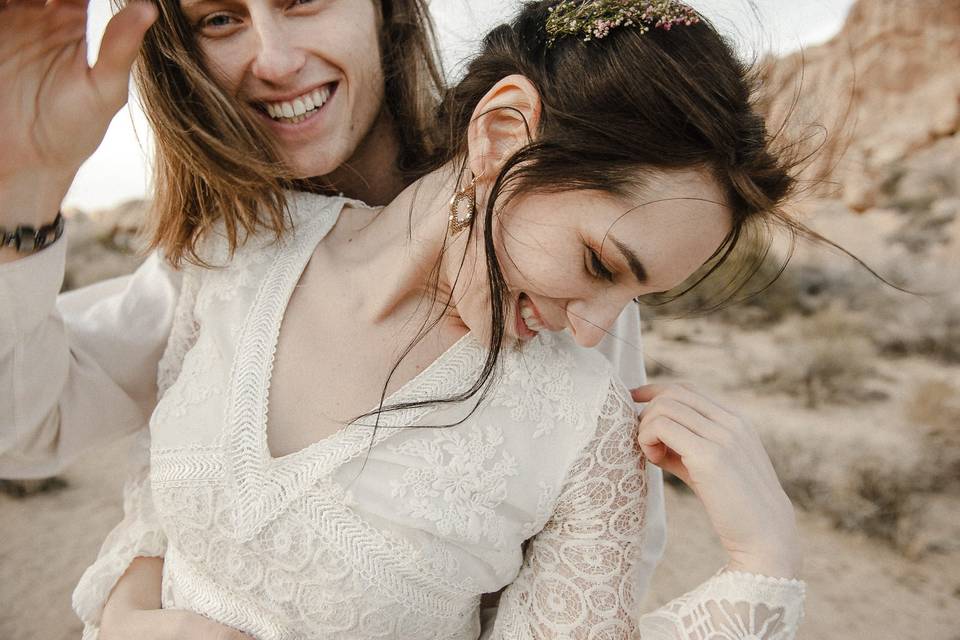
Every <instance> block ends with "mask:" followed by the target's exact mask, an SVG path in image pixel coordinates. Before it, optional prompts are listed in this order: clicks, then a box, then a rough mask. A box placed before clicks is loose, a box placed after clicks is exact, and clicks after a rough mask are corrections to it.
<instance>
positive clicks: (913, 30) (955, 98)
mask: <svg viewBox="0 0 960 640" xmlns="http://www.w3.org/2000/svg"><path fill="white" fill-rule="evenodd" d="M958 65H960V2H957V0H860V1H859V2H858V3H857V4H856V5H854V7H853V8H852V9H851V11H850V14H849V16H848V18H847V20H846V23H845V24H844V26H843V29H842V30H841V32H840V33H839V34H838V35H837V36H836V37H834V38H833V39H832V40H830V41H829V42H828V43H826V44H824V45H821V46H818V47H814V48H811V49H807V50H806V51H802V52H798V53H795V54H793V55H790V56H787V57H785V58H781V59H778V60H773V61H771V62H769V63H768V64H767V65H766V67H765V70H764V73H763V78H762V79H763V84H764V98H763V105H764V107H765V109H766V111H767V113H768V116H769V119H770V121H771V125H772V128H773V129H776V127H777V126H778V125H779V123H781V122H783V121H784V119H787V121H788V129H789V130H790V131H791V132H792V133H796V132H797V131H804V130H805V131H807V132H810V133H813V141H815V142H824V135H823V131H822V130H821V131H820V132H819V133H817V132H813V131H812V130H811V129H809V128H808V127H809V126H810V125H822V126H823V127H824V128H825V129H826V140H825V142H824V146H823V148H822V150H821V152H820V153H819V154H818V155H817V157H816V160H815V161H814V163H813V164H812V165H811V167H810V168H809V172H808V173H807V177H810V178H819V179H823V178H827V179H828V180H830V181H835V182H836V183H837V186H839V188H840V191H841V192H842V195H843V198H844V201H845V202H846V203H847V204H848V205H849V206H850V207H851V208H853V209H855V210H858V211H862V210H865V209H867V208H870V207H871V206H874V205H875V204H876V199H875V196H876V195H877V193H878V191H879V189H880V186H881V182H882V181H883V179H884V177H885V170H886V167H887V166H888V165H889V164H890V163H891V162H895V161H898V160H901V159H903V158H904V157H905V156H907V155H908V154H911V153H913V152H916V151H919V150H922V149H924V148H926V147H929V146H930V145H932V144H933V143H935V142H937V141H938V140H940V139H942V138H945V137H950V136H954V135H955V134H956V133H957V130H958V125H960V70H958Z"/></svg>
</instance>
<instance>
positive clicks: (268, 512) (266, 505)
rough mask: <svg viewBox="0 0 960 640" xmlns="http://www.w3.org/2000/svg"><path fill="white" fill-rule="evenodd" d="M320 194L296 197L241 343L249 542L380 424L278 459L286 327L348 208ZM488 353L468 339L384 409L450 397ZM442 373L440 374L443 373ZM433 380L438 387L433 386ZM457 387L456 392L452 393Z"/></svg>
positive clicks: (234, 410) (229, 424)
mask: <svg viewBox="0 0 960 640" xmlns="http://www.w3.org/2000/svg"><path fill="white" fill-rule="evenodd" d="M318 197H320V196H314V195H313V194H294V195H293V197H292V198H291V202H290V209H291V216H292V218H293V220H294V224H295V225H297V228H296V230H295V233H296V235H293V236H292V238H291V239H290V240H288V241H287V244H284V245H281V246H279V248H278V249H277V255H276V256H275V257H274V259H273V260H272V261H271V262H270V265H269V266H268V268H267V270H266V273H265V275H264V276H263V278H262V281H261V284H260V287H259V289H258V290H257V293H256V295H255V297H254V300H253V303H252V304H251V306H250V310H249V312H248V314H247V317H246V319H245V321H244V323H243V326H242V328H241V331H240V334H239V336H238V339H237V345H236V352H235V357H234V362H233V367H232V371H231V375H230V386H229V389H230V392H229V399H228V404H227V412H226V439H225V443H224V444H225V456H226V460H225V463H226V465H225V467H226V469H227V473H228V476H229V477H230V478H232V480H233V482H235V484H236V488H237V492H238V495H237V500H238V502H237V511H236V525H237V534H238V535H239V536H240V537H242V538H248V537H252V536H253V535H256V533H257V532H258V531H260V530H261V529H262V528H263V527H264V526H266V525H267V524H268V523H269V522H270V521H272V520H273V518H275V517H276V515H278V514H279V513H280V512H281V511H282V509H283V508H284V506H285V505H287V504H289V503H290V501H292V500H294V499H296V498H297V497H299V496H301V495H303V494H304V493H305V492H306V491H309V490H310V488H311V487H312V486H314V485H315V484H316V483H317V482H318V481H320V480H321V479H322V478H324V477H326V476H328V475H329V474H330V473H332V472H333V471H335V470H336V469H337V468H338V467H340V466H341V465H343V464H344V463H346V462H347V461H349V460H351V459H352V458H354V457H355V456H357V455H358V454H360V453H362V452H363V451H365V450H366V448H367V446H368V445H370V436H371V432H372V425H366V424H356V423H352V424H350V425H347V426H345V427H343V428H341V429H339V430H337V431H336V432H334V433H332V434H331V435H329V436H326V437H324V438H322V439H320V440H317V441H315V442H312V443H310V444H308V445H307V446H305V447H303V448H301V449H299V450H297V451H294V452H292V453H289V454H286V455H283V456H279V457H273V456H272V455H271V453H270V447H269V442H268V437H267V436H268V433H267V427H268V417H269V395H270V384H271V381H272V378H273V366H274V360H275V355H276V350H277V346H278V344H279V339H280V326H281V324H282V321H283V317H284V315H285V314H286V310H287V307H288V306H289V304H290V300H291V298H292V296H293V291H294V289H295V288H296V285H297V283H298V282H299V281H300V279H301V278H302V277H303V273H304V271H305V270H306V268H307V265H308V264H309V261H310V258H311V256H312V255H313V253H314V251H315V249H316V247H317V245H318V244H319V243H320V242H321V241H322V240H323V238H324V237H326V235H327V234H328V233H329V232H330V230H331V229H332V228H333V226H334V225H335V224H336V222H337V220H338V219H339V217H340V214H341V213H342V211H343V208H344V206H346V205H347V204H360V205H361V206H365V205H362V203H355V202H354V201H350V200H348V199H345V198H329V202H324V203H322V207H317V206H316V205H314V204H312V203H313V202H314V200H312V198H318ZM485 353H486V351H485V349H484V348H483V347H482V345H480V343H479V342H478V341H477V340H475V339H474V337H473V335H472V334H471V333H469V332H468V333H467V334H465V335H464V336H462V337H461V338H460V339H458V340H457V341H456V342H455V343H454V344H453V345H451V346H450V347H449V348H447V349H446V350H445V351H444V352H443V353H441V354H440V355H439V356H437V358H436V359H435V360H434V361H433V362H431V363H430V364H429V365H428V366H427V367H425V368H424V369H423V370H422V371H420V372H418V373H417V374H416V375H415V376H413V377H412V378H411V379H410V380H408V381H407V382H405V383H404V384H403V385H402V386H401V387H400V388H399V389H397V390H396V391H394V392H393V393H391V394H390V395H389V397H388V398H387V399H386V400H385V402H384V405H385V406H389V405H392V404H399V403H402V402H410V401H416V400H423V399H429V398H434V397H447V396H449V395H450V394H451V392H452V391H454V390H461V389H459V387H460V386H462V384H458V383H462V381H463V380H464V377H465V376H466V379H468V380H471V381H472V380H473V377H470V376H471V374H474V375H476V374H479V371H480V366H481V365H482V363H483V360H484V357H483V356H484V355H485ZM438 372H439V373H438ZM431 380H432V383H431ZM451 385H454V387H455V388H451ZM434 409H435V407H432V406H427V407H417V408H414V409H404V410H399V411H390V412H387V413H384V414H382V415H381V416H380V418H379V426H381V427H384V428H381V429H378V430H377V431H376V436H375V439H374V442H373V444H378V443H380V442H382V441H383V440H385V439H387V438H389V437H392V436H393V435H396V434H397V433H399V432H401V431H404V429H402V428H398V427H402V426H403V425H411V424H414V423H416V422H417V420H419V419H420V418H422V417H423V416H424V415H425V414H427V413H429V412H430V411H432V410H434Z"/></svg>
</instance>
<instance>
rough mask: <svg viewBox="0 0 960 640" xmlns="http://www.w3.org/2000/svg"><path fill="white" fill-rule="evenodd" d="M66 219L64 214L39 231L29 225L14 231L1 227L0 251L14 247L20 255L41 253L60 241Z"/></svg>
mask: <svg viewBox="0 0 960 640" xmlns="http://www.w3.org/2000/svg"><path fill="white" fill-rule="evenodd" d="M63 227H64V218H63V214H62V213H59V212H58V213H57V217H56V218H55V219H54V221H53V222H51V223H50V224H46V225H44V226H42V227H40V228H39V229H35V228H33V227H31V226H29V225H20V226H19V227H17V228H16V229H14V230H13V231H7V230H6V229H4V228H3V227H0V249H2V248H4V247H13V248H14V249H16V250H17V251H19V252H20V253H34V252H36V251H40V250H41V249H44V248H46V247H49V246H50V245H51V244H53V243H54V242H56V241H57V240H58V239H60V236H62V235H63Z"/></svg>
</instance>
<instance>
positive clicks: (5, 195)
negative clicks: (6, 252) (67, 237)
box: [0, 169, 76, 230]
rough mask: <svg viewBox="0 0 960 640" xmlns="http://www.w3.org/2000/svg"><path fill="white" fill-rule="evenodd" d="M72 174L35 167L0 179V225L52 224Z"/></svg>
mask: <svg viewBox="0 0 960 640" xmlns="http://www.w3.org/2000/svg"><path fill="white" fill-rule="evenodd" d="M75 175H76V174H75V173H70V172H66V171H62V170H54V169H38V170H36V171H30V172H23V173H18V174H14V175H7V176H4V177H3V178H0V227H6V228H7V229H8V230H9V229H13V228H16V227H18V226H21V225H23V226H30V227H34V228H39V227H42V226H44V225H47V224H50V223H52V222H53V221H54V219H55V218H56V217H57V212H58V211H59V210H60V205H61V203H62V202H63V199H64V197H66V195H67V191H69V190H70V185H71V184H72V183H73V178H74V176H75Z"/></svg>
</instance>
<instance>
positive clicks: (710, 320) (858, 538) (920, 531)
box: [0, 0, 960, 640]
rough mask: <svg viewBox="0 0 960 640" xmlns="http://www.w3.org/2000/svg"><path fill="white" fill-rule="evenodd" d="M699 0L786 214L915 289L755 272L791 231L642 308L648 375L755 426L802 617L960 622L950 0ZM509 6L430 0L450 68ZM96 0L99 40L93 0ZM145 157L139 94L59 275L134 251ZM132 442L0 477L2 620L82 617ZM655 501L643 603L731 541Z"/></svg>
mask: <svg viewBox="0 0 960 640" xmlns="http://www.w3.org/2000/svg"><path fill="white" fill-rule="evenodd" d="M690 4H692V5H693V6H694V7H696V8H697V9H698V10H700V11H701V12H702V13H703V14H705V15H707V16H708V17H709V18H710V19H711V20H713V21H714V22H715V24H716V25H717V26H718V27H719V28H720V30H721V31H722V32H724V33H725V34H727V35H728V37H730V38H731V40H732V41H734V42H735V43H736V46H737V48H738V50H739V51H740V52H741V54H742V55H743V56H745V57H747V58H748V59H751V60H756V61H758V63H759V64H760V65H761V70H762V71H761V79H762V95H761V96H759V100H760V104H761V106H762V108H763V110H764V112H765V113H766V115H767V117H768V119H769V127H770V129H771V130H774V131H775V130H778V129H779V128H780V127H781V126H783V127H784V129H785V132H786V135H785V139H800V140H804V141H805V142H804V145H805V148H806V147H809V149H810V150H816V154H815V155H814V156H813V157H812V160H811V161H810V162H809V163H808V165H809V166H808V167H807V168H806V170H805V172H804V174H803V176H802V177H803V179H804V181H803V182H802V185H801V186H802V189H801V193H799V194H798V196H797V197H796V198H795V199H794V201H793V202H791V203H790V210H791V212H793V213H795V214H796V215H797V216H798V217H799V218H800V219H801V220H803V221H804V222H805V223H807V224H808V225H810V226H811V227H813V228H814V229H815V230H817V231H818V232H820V233H822V234H823V235H825V236H826V237H827V238H829V239H830V240H832V241H834V242H836V243H838V244H839V245H840V246H842V247H843V248H844V249H846V250H848V251H850V252H852V253H853V254H855V255H856V256H857V257H858V258H859V259H861V260H863V261H864V262H865V263H866V264H867V265H869V266H870V267H871V268H873V269H874V270H876V271H877V272H878V273H879V274H880V275H882V276H883V277H884V278H886V279H887V280H888V281H890V282H891V283H893V284H896V285H897V286H899V287H903V288H906V289H909V290H910V291H912V292H917V293H920V294H922V295H917V293H912V294H911V293H903V292H901V291H898V290H897V289H896V288H894V287H891V286H888V285H885V284H884V283H883V282H881V281H880V280H878V279H877V278H876V277H874V276H872V275H871V274H870V273H869V272H868V271H867V270H866V269H865V268H864V267H863V266H861V265H859V264H857V262H855V261H854V260H853V259H852V258H850V257H848V256H846V255H844V254H843V253H841V252H839V251H837V250H828V249H825V248H822V247H816V246H812V245H810V244H808V243H801V244H799V245H798V246H797V247H796V250H795V251H794V252H793V255H792V259H791V261H790V263H789V265H788V267H787V268H786V269H785V270H784V272H783V273H782V274H781V276H780V278H779V279H778V280H777V281H776V283H775V284H774V285H772V286H770V287H767V288H764V285H765V283H766V282H767V281H768V280H769V279H770V277H771V276H773V275H775V274H776V273H777V272H778V271H779V266H780V264H781V263H782V262H783V259H784V258H785V256H786V255H787V253H788V252H789V250H790V247H789V246H788V245H786V244H785V243H783V242H780V243H778V244H777V248H776V251H774V253H773V254H772V255H771V256H769V257H768V258H767V259H766V260H765V261H764V262H763V266H762V267H761V269H760V272H759V274H758V277H757V279H756V280H754V281H753V283H752V285H751V286H752V289H753V290H756V291H758V293H756V295H753V296H751V297H749V299H746V300H743V301H742V302H740V303H739V304H736V305H733V306H730V307H728V308H725V309H723V310H722V311H718V312H716V313H712V314H707V315H704V314H701V313H695V312H696V311H697V309H698V307H699V306H700V305H699V304H698V303H701V302H705V301H708V300H709V299H710V298H711V295H712V294H715V293H718V292H717V291H710V290H706V291H701V292H699V293H698V294H697V295H696V296H692V297H691V298H689V299H686V300H685V301H678V302H677V303H672V304H667V305H664V306H656V307H645V308H643V309H642V311H641V313H642V315H643V316H644V345H643V353H644V356H645V359H646V362H647V366H648V371H649V374H650V377H651V379H653V380H657V381H668V380H672V379H685V380H689V381H692V382H694V383H695V384H698V385H700V386H702V387H703V388H704V389H706V390H708V392H715V393H716V394H717V395H718V396H720V397H723V398H725V399H727V400H728V403H729V404H731V405H733V406H735V407H737V408H738V409H739V410H740V411H741V412H742V413H743V414H744V415H745V416H747V417H748V418H749V419H750V420H751V422H752V423H753V424H754V425H755V426H756V427H757V429H758V430H759V431H760V433H761V435H762V437H763V440H764V443H765V444H766V446H767V449H768V451H769V452H770V454H771V457H772V458H773V460H774V463H775V465H776V467H777V471H778V472H779V474H780V477H781V480H782V481H783V484H784V487H785V489H786V490H787V492H788V493H789V495H790V496H791V498H792V499H793V500H794V503H795V504H796V505H797V507H798V519H799V523H800V527H801V534H802V536H803V542H804V545H805V551H806V566H805V572H804V576H803V577H804V578H805V579H806V580H807V583H808V598H807V614H806V619H805V622H804V625H803V627H802V628H801V633H800V636H799V637H800V638H802V639H804V640H826V639H827V638H852V639H856V640H859V639H861V638H862V639H864V640H867V639H869V640H887V639H889V640H911V639H914V638H916V639H921V638H922V639H924V640H960V137H958V134H957V130H958V125H960V73H958V72H957V63H958V61H960V2H957V0H856V1H854V0H832V1H831V0H801V1H800V2H797V1H795V0H754V1H752V2H750V1H748V0H700V1H697V0H693V1H692V2H691V3H690ZM516 6H517V2H516V0H470V1H469V2H468V1H467V0H433V1H432V3H431V9H432V11H433V12H434V15H435V18H436V22H437V27H438V35H439V37H440V40H441V43H442V48H443V55H444V60H445V63H446V66H447V72H448V76H449V77H450V78H451V79H455V78H456V77H457V75H458V73H459V72H460V70H461V69H462V61H463V60H464V59H466V58H468V57H469V55H470V53H471V51H473V49H474V48H475V46H476V44H477V40H478V38H479V37H480V36H481V35H482V34H483V33H484V32H486V31H487V30H488V29H489V28H490V27H491V26H493V25H495V24H497V23H498V22H500V21H502V20H504V19H505V18H507V17H509V16H510V15H511V14H512V12H513V9H514V8H515V7H516ZM91 15H92V20H91V26H90V38H91V42H93V43H96V42H98V41H99V36H100V32H101V31H102V29H103V26H104V24H105V23H106V20H107V18H108V16H109V9H108V7H107V3H106V2H105V0H93V2H92V4H91ZM91 48H92V49H95V46H94V47H91ZM91 55H92V54H91ZM149 154H150V136H149V132H148V130H147V127H146V123H145V121H144V118H143V116H142V113H140V111H139V110H138V108H137V106H136V104H135V100H134V102H132V104H131V107H130V108H129V109H124V110H123V111H122V112H121V113H120V114H119V115H118V116H117V118H116V119H115V121H114V122H113V125H112V126H111V129H110V132H109V134H108V136H107V139H106V140H105V141H104V143H103V145H102V147H101V148H100V150H99V151H98V152H97V154H96V155H95V156H94V157H93V158H91V159H90V161H89V162H88V163H87V164H86V165H84V167H83V169H82V170H81V172H80V175H79V176H78V178H77V181H76V182H75V184H74V186H73V188H72V189H71V191H70V194H69V196H68V198H67V202H66V208H67V210H68V213H69V215H70V216H71V218H72V223H71V224H70V225H69V226H68V233H69V234H70V255H69V258H68V270H67V277H66V282H65V288H74V287H78V286H83V285H85V284H89V283H91V282H95V281H97V280H99V279H102V278H106V277H110V276H114V275H118V274H122V273H126V272H129V271H130V270H132V269H134V268H135V267H136V265H137V264H138V263H139V260H140V258H138V256H137V255H136V253H135V250H134V235H135V233H136V230H137V228H138V226H139V223H140V219H141V217H142V215H143V211H144V209H145V202H144V199H145V198H146V197H147V194H148V193H149V177H148V174H149V170H148V166H149ZM755 257H756V256H745V257H744V259H745V260H749V259H752V258H755ZM734 266H736V265H734ZM760 289H764V290H763V291H759V290H760ZM720 293H722V292H720ZM636 346H637V348H638V350H639V345H636ZM126 446H127V444H126V443H117V444H116V445H115V446H113V447H111V448H110V449H108V450H100V451H97V452H95V453H92V454H91V455H89V456H87V457H86V458H84V459H82V460H81V461H80V462H78V463H77V464H76V465H74V466H73V467H71V469H70V470H69V471H68V472H67V473H66V474H64V476H62V477H60V478H54V479H48V480H44V481H31V482H16V483H14V482H5V481H0V488H2V489H3V491H0V603H2V604H3V606H2V607H0V639H3V640H20V639H34V638H43V639H51V640H58V639H60V638H78V637H79V633H80V624H79V621H78V620H77V619H76V618H75V617H74V615H73V613H72V611H71V610H70V593H71V591H72V589H73V587H74V585H75V584H76V582H77V579H78V578H79V576H80V574H81V573H82V571H83V569H84V568H85V567H86V566H87V565H89V564H90V562H91V561H92V560H93V558H94V557H95V555H96V551H97V549H98V548H99V545H100V543H101V542H102V540H103V538H104V536H105V535H106V533H107V531H109V529H110V528H111V527H112V526H113V524H114V523H115V522H116V521H118V520H119V518H120V515H121V507H120V501H121V495H120V489H121V486H122V480H123V459H124V454H125V451H126ZM667 519H668V545H667V552H666V557H665V558H664V561H663V563H662V565H661V567H660V569H659V570H658V573H657V575H656V577H655V580H654V585H653V588H652V591H651V593H650V596H649V599H648V603H647V604H648V606H650V607H655V606H659V605H660V604H662V603H664V602H666V601H668V600H669V599H671V598H673V597H674V596H676V595H679V594H680V593H682V592H683V591H686V590H687V589H689V588H691V587H693V586H695V585H696V584H697V583H699V582H701V581H702V580H704V579H705V578H706V577H708V576H709V575H710V574H711V573H713V571H715V569H716V568H717V567H719V566H720V565H721V564H722V563H723V561H724V558H723V553H722V550H721V549H720V547H719V544H718V543H717V541H716V540H715V538H714V535H713V533H712V531H711V529H710V526H709V523H708V521H707V519H706V517H705V515H704V514H703V512H702V509H701V508H700V506H699V503H698V502H697V500H696V498H694V497H693V496H692V494H690V493H689V492H687V491H685V490H684V489H683V488H682V487H681V486H678V485H677V484H676V483H673V482H670V483H668V486H667Z"/></svg>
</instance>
